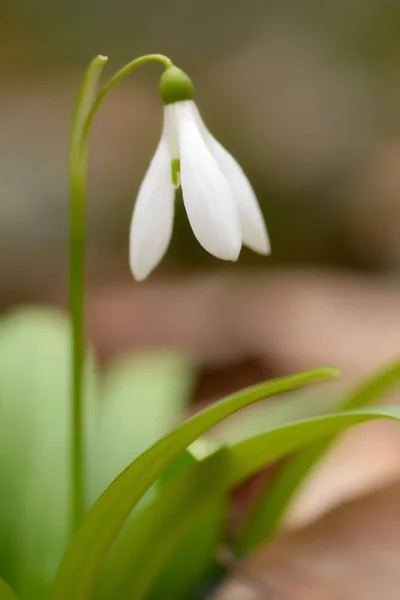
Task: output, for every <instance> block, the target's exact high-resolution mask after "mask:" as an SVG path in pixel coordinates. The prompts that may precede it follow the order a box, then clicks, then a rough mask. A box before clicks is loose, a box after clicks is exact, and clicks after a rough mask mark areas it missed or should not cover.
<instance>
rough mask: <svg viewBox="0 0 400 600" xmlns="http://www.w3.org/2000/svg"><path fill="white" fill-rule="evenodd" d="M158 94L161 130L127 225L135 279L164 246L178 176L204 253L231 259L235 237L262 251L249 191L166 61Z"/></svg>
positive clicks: (262, 235) (260, 223)
mask: <svg viewBox="0 0 400 600" xmlns="http://www.w3.org/2000/svg"><path fill="white" fill-rule="evenodd" d="M160 94H161V97H162V99H163V101H164V104H165V107H164V125H163V132H162V135H161V140H160V142H159V145H158V147H157V150H156V152H155V154H154V157H153V159H152V161H151V163H150V166H149V168H148V171H147V173H146V175H145V178H144V180H143V182H142V184H141V186H140V189H139V193H138V197H137V200H136V204H135V208H134V211H133V216H132V222H131V229H130V266H131V270H132V273H133V275H134V277H135V279H137V280H138V281H140V280H142V279H145V277H147V276H148V275H149V273H150V272H151V271H152V270H153V269H154V268H155V267H156V266H157V265H158V263H159V262H160V260H161V259H162V257H163V256H164V254H165V252H166V250H167V248H168V245H169V242H170V239H171V235H172V229H173V220H174V198H175V188H176V187H178V186H179V184H180V185H181V186H182V195H183V201H184V204H185V208H186V212H187V215H188V219H189V222H190V225H191V227H192V230H193V233H194V235H195V236H196V238H197V240H198V241H199V242H200V244H201V245H202V246H203V248H205V249H206V250H207V251H208V252H210V254H213V255H214V256H216V257H217V258H221V259H223V260H231V261H235V260H237V258H238V256H239V254H240V250H241V247H242V244H244V245H245V246H247V247H249V248H251V249H252V250H254V251H255V252H258V253H259V254H264V255H266V254H269V252H270V245H269V240H268V234H267V231H266V227H265V224H264V220H263V216H262V213H261V210H260V207H259V205H258V202H257V199H256V196H255V194H254V191H253V189H252V187H251V185H250V183H249V181H248V179H247V177H246V175H245V174H244V172H243V170H242V169H241V167H240V166H239V164H238V163H237V162H236V160H235V159H234V158H233V156H232V155H231V154H229V152H227V150H225V148H224V147H223V146H221V144H220V143H219V142H218V141H217V140H216V139H215V138H214V137H213V136H212V135H211V133H210V132H209V131H208V129H207V128H206V126H205V125H204V123H203V121H202V119H201V117H200V114H199V112H198V110H197V107H196V105H195V103H194V102H193V85H192V83H191V80H190V79H189V78H188V77H187V75H185V74H184V73H183V71H181V70H180V69H178V68H177V67H170V68H168V69H166V71H165V72H164V74H163V76H162V77H161V80H160Z"/></svg>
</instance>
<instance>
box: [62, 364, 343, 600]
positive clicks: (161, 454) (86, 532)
mask: <svg viewBox="0 0 400 600" xmlns="http://www.w3.org/2000/svg"><path fill="white" fill-rule="evenodd" d="M336 376H337V370H336V369H333V368H325V369H316V370H315V371H310V372H307V373H302V374H299V375H294V376H292V377H286V378H282V379H278V380H273V381H270V382H268V383H265V384H261V385H257V386H254V387H252V388H249V389H247V390H244V391H242V392H240V393H237V394H233V395H232V396H230V397H228V398H226V399H225V400H222V401H221V402H218V403H216V404H214V405H213V406H210V407H209V408H207V409H205V410H203V411H202V412H201V413H199V414H197V415H195V416H194V417H192V418H191V419H189V420H188V421H186V422H185V423H183V424H182V425H181V426H180V427H178V428H177V429H175V430H174V431H173V432H172V433H170V434H169V435H167V436H166V437H164V438H163V439H162V440H160V441H159V442H158V443H157V444H155V445H154V446H152V447H151V448H150V449H149V450H147V451H146V452H145V453H143V454H142V455H141V456H140V457H139V458H137V459H136V460H135V461H134V462H133V463H132V464H131V465H130V466H129V467H128V468H127V469H126V470H125V471H124V472H123V473H121V475H119V477H118V478H117V479H116V480H115V481H114V482H113V483H112V484H111V485H110V487H109V488H107V490H106V491H105V492H104V493H103V494H102V496H101V497H100V498H99V499H98V500H97V502H96V504H95V505H94V507H93V508H92V509H91V510H90V511H89V513H88V514H87V516H86V518H85V519H84V521H83V523H82V525H81V527H80V528H79V530H78V531H77V532H76V534H75V536H74V538H73V540H72V543H71V544H70V546H69V548H68V550H67V552H66V554H65V556H64V559H63V561H62V564H61V566H60V569H59V571H58V574H57V577H56V580H55V584H54V588H53V595H52V598H53V599H54V600H70V598H74V600H86V599H87V598H89V597H90V595H91V594H92V592H93V588H94V585H95V581H96V576H97V575H98V572H99V570H100V569H101V567H102V565H103V563H104V560H105V558H106V556H107V554H108V552H109V550H110V546H111V545H112V544H113V542H114V540H115V538H116V537H117V535H118V534H119V532H120V531H121V529H122V527H123V525H124V523H125V521H126V519H127V518H128V516H129V514H130V513H131V511H132V509H133V508H134V507H135V506H136V505H137V503H138V502H139V500H140V499H141V498H142V496H143V495H144V494H145V493H146V492H147V490H148V489H149V488H150V487H151V486H152V485H153V484H154V483H155V482H156V481H157V479H158V478H159V477H160V475H161V474H162V473H163V472H164V470H165V469H166V468H167V467H168V466H169V465H170V464H171V463H172V462H173V460H174V459H175V458H176V457H177V456H178V455H179V454H180V453H181V452H182V450H184V449H185V448H187V447H188V446H189V445H190V444H191V443H192V442H194V441H195V440H196V439H197V438H198V437H200V436H201V435H202V434H203V433H205V432H206V431H208V429H211V427H214V426H215V425H217V424H218V423H219V422H220V421H222V420H223V419H225V418H227V417H229V416H230V415H232V414H234V413H235V412H237V411H238V410H240V409H241V408H244V407H245V406H248V405H249V404H252V403H254V402H257V401H259V400H261V399H263V398H266V397H267V396H271V395H274V394H277V393H280V392H285V391H289V390H291V389H295V388H297V387H300V386H302V385H306V384H308V383H311V382H313V381H321V380H325V379H330V378H333V377H336Z"/></svg>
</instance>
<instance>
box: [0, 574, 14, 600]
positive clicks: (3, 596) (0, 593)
mask: <svg viewBox="0 0 400 600" xmlns="http://www.w3.org/2000/svg"><path fill="white" fill-rule="evenodd" d="M0 600H17V596H16V595H15V594H14V592H13V591H12V589H11V588H10V586H9V585H7V583H6V582H5V581H4V579H2V578H1V577H0Z"/></svg>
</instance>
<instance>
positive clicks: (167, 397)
mask: <svg viewBox="0 0 400 600" xmlns="http://www.w3.org/2000/svg"><path fill="white" fill-rule="evenodd" d="M194 378H195V377H194V369H193V368H192V367H191V365H190V364H188V362H187V361H185V360H184V359H183V358H182V357H181V356H178V354H176V353H173V352H172V351H171V352H169V353H166V352H159V353H152V354H151V355H141V356H137V355H135V356H127V357H125V358H123V359H120V360H118V361H117V362H116V363H114V364H113V365H112V366H111V368H109V369H108V371H107V374H106V377H105V380H104V384H103V386H102V399H101V400H102V401H101V405H100V406H99V409H98V412H99V414H98V421H97V427H96V432H95V434H94V440H93V445H92V447H91V453H90V455H91V459H90V465H91V468H90V472H89V477H90V492H89V497H90V499H91V500H92V501H93V502H94V501H95V500H96V499H97V498H98V497H99V495H100V494H101V493H102V492H103V491H104V489H105V488H106V487H107V486H108V485H109V484H110V483H111V482H112V480H113V479H114V478H115V477H116V476H117V475H118V474H119V473H120V472H121V471H122V470H123V469H125V468H126V467H127V466H128V465H129V463H131V462H132V460H133V459H135V458H136V457H137V456H139V454H141V453H142V452H144V451H145V450H146V449H147V448H149V447H150V446H151V445H152V444H154V443H155V442H156V441H157V440H158V439H160V438H161V437H162V436H163V435H165V434H166V433H167V432H168V431H170V430H171V429H172V427H173V426H175V425H177V424H178V423H179V422H180V421H181V420H182V417H183V414H184V410H185V408H186V407H187V404H188V402H189V401H190V398H191V392H192V389H193V385H194Z"/></svg>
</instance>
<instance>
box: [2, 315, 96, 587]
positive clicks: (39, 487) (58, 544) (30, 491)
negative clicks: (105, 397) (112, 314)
mask: <svg viewBox="0 0 400 600" xmlns="http://www.w3.org/2000/svg"><path fill="white" fill-rule="evenodd" d="M69 365H70V331H69V326H68V321H67V319H66V318H65V317H64V316H63V315H62V314H60V313H57V312H55V311H52V310H45V309H36V308H35V309H33V308H32V309H28V308H26V309H19V310H16V311H13V312H12V313H10V314H9V315H7V316H5V317H3V318H2V320H1V321H0V398H1V418H0V484H1V489H2V494H1V496H0V508H1V510H0V515H1V516H0V528H1V536H0V538H1V542H0V544H1V556H2V573H3V575H4V576H5V577H6V578H7V580H8V581H10V582H11V584H12V585H13V587H14V588H15V589H16V591H17V593H18V595H20V596H21V597H23V598H25V597H27V598H32V597H33V598H37V597H41V598H43V597H45V596H46V593H48V590H49V586H50V583H51V582H52V580H53V578H54V575H55V571H56V569H57V567H58V563H59V561H60V558H61V556H62V554H63V552H64V550H65V546H66V544H67V541H68V538H69V534H70V530H69V528H70V464H69V457H70V433H69V432H70V421H71V419H70V379H71V375H70V368H69ZM86 375H87V376H86V389H85V399H86V400H87V403H86V405H87V411H86V412H87V419H86V422H87V426H88V429H89V427H90V424H91V418H90V414H93V411H92V410H91V411H90V414H89V408H90V402H91V401H93V399H94V395H95V386H96V381H95V380H96V374H95V371H94V365H93V363H91V364H90V365H88V370H87V374H86ZM88 434H89V431H88Z"/></svg>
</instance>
